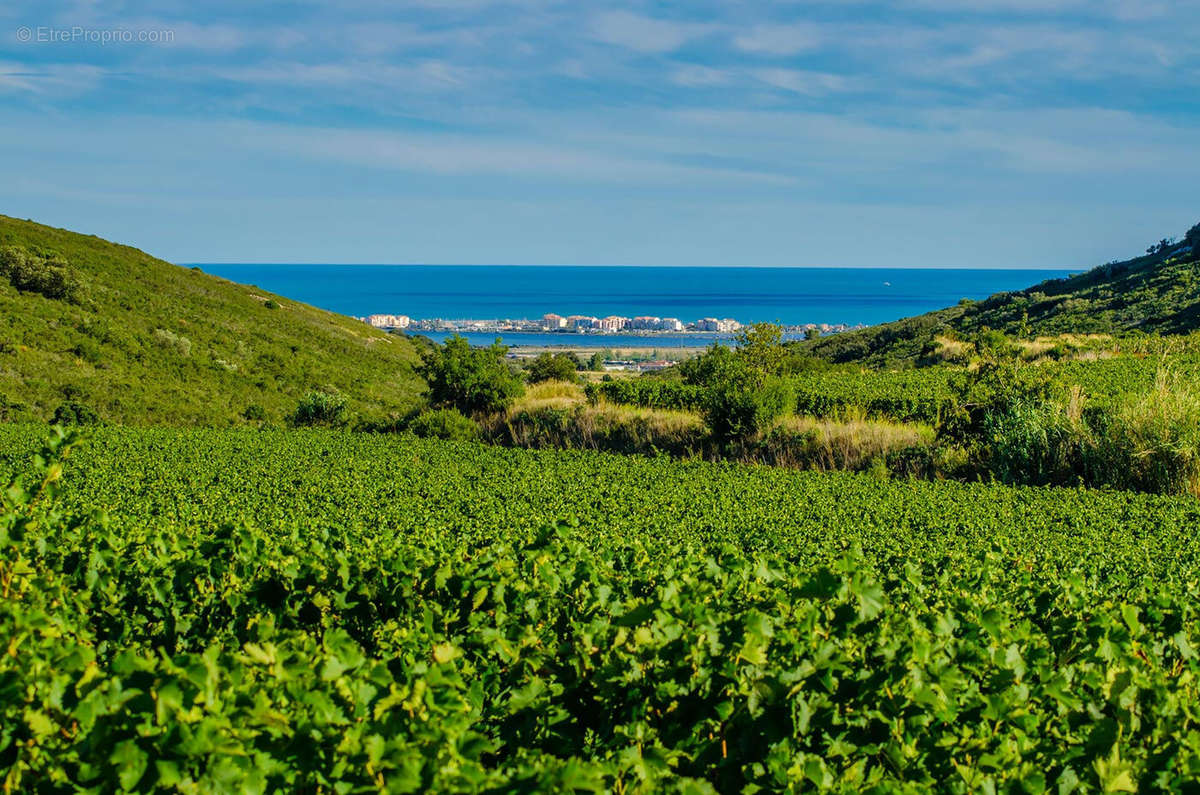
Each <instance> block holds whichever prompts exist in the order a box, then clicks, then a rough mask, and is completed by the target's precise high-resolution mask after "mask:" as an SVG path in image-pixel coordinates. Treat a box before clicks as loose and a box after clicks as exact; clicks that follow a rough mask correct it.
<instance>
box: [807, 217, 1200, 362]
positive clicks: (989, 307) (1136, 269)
mask: <svg viewBox="0 0 1200 795" xmlns="http://www.w3.org/2000/svg"><path fill="white" fill-rule="evenodd" d="M983 328H991V329H997V330H999V331H1003V332H1005V333H1007V334H1015V335H1019V336H1030V335H1047V334H1064V333H1091V332H1104V333H1128V332H1137V331H1145V332H1156V333H1160V334H1180V333H1186V332H1190V331H1194V330H1196V329H1198V328H1200V224H1197V225H1196V226H1194V227H1192V229H1191V230H1190V231H1189V232H1188V233H1187V235H1186V236H1185V237H1184V239H1183V240H1182V241H1180V242H1174V241H1168V240H1164V241H1161V242H1160V243H1158V244H1157V245H1155V246H1151V249H1150V251H1149V252H1148V253H1147V254H1146V255H1144V256H1141V257H1135V258H1134V259H1130V260H1125V261H1124V262H1110V263H1109V264H1107V265H1102V266H1100V267H1098V268H1093V269H1092V270H1090V271H1087V272H1086V273H1081V274H1077V275H1075V276H1072V277H1070V278H1067V279H1052V280H1050V281H1046V282H1042V283H1041V284H1037V285H1034V286H1032V287H1030V288H1028V289H1026V290H1021V291H1019V292H1015V293H998V294H996V295H993V296H992V297H990V298H988V299H987V300H984V301H980V302H978V303H973V302H967V301H964V302H962V303H961V304H959V305H958V306H953V307H949V308H946V309H941V310H938V311H936V312H929V313H927V314H924V315H918V316H916V317H911V318H905V319H903V320H897V321H895V322H893V323H884V324H882V325H879V326H873V327H871V328H867V329H862V330H861V331H855V332H850V333H846V334H837V335H834V336H831V337H826V338H824V339H820V340H816V341H812V342H806V343H802V345H803V346H804V347H805V349H806V350H807V352H808V353H810V354H812V355H814V356H819V357H821V358H824V359H829V360H831V361H835V362H862V363H864V364H871V365H877V366H885V365H890V364H905V363H912V362H915V361H919V360H920V359H921V358H922V357H923V356H925V355H927V354H928V353H929V352H930V351H931V349H932V348H933V347H934V342H933V340H934V338H935V337H937V336H939V335H944V334H947V333H951V332H953V333H958V334H971V333H973V332H976V331H979V330H981V329H983Z"/></svg>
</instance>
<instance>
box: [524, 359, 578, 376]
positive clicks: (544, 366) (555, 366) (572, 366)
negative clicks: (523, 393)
mask: <svg viewBox="0 0 1200 795" xmlns="http://www.w3.org/2000/svg"><path fill="white" fill-rule="evenodd" d="M578 371H579V362H578V360H577V359H576V358H575V357H574V356H572V355H571V354H569V353H554V354H551V353H548V352H547V353H542V354H540V355H539V356H538V357H537V358H536V359H534V360H533V361H532V362H530V364H529V371H528V377H529V383H531V384H537V383H541V382H542V381H568V382H571V383H574V382H575V381H577V380H579V375H578Z"/></svg>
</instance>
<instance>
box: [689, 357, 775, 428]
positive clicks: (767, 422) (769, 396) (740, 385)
mask: <svg viewBox="0 0 1200 795" xmlns="http://www.w3.org/2000/svg"><path fill="white" fill-rule="evenodd" d="M795 402H796V397H795V392H794V390H793V388H792V385H791V383H790V382H789V381H787V380H786V379H783V378H780V377H778V376H765V377H764V376H762V375H760V374H759V373H756V372H754V371H753V370H750V369H749V368H746V369H744V370H741V371H740V372H730V373H727V374H725V375H724V376H723V377H722V378H721V379H720V380H718V381H717V382H716V383H714V384H712V385H711V386H709V387H708V389H707V390H705V393H704V398H703V405H702V406H701V410H700V413H701V415H702V416H703V417H704V422H705V424H706V425H708V428H709V431H711V433H712V435H713V438H714V439H715V440H717V441H718V442H719V443H722V444H732V443H737V442H743V441H747V440H749V439H751V438H753V437H755V436H757V435H758V434H760V433H761V432H762V431H764V430H766V429H767V428H769V427H770V426H771V425H772V424H773V423H774V422H775V421H776V420H777V419H779V418H780V417H782V416H784V415H786V414H790V413H791V411H792V407H793V406H794V405H795Z"/></svg>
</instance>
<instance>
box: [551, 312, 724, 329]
mask: <svg viewBox="0 0 1200 795" xmlns="http://www.w3.org/2000/svg"><path fill="white" fill-rule="evenodd" d="M535 322H536V321H535ZM741 327H742V324H741V323H738V322H737V321H736V320H733V319H731V318H726V319H724V320H718V319H717V318H715V317H705V318H701V319H699V320H697V321H695V322H694V323H684V322H683V321H682V320H680V319H679V318H675V317H654V316H653V315H639V316H638V317H622V316H620V315H609V316H608V317H593V316H591V315H567V316H566V317H563V316H562V315H556V314H554V313H553V312H551V313H550V314H546V315H542V319H541V322H540V323H538V329H537V330H538V331H726V332H728V331H737V330H738V329H740V328H741Z"/></svg>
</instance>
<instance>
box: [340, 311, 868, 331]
mask: <svg viewBox="0 0 1200 795" xmlns="http://www.w3.org/2000/svg"><path fill="white" fill-rule="evenodd" d="M360 319H361V320H362V321H364V322H365V323H368V324H370V325H372V326H374V327H375V328H379V329H387V330H396V331H415V332H420V331H442V332H445V331H459V332H480V333H501V332H509V333H512V332H543V333H544V332H561V333H564V334H618V333H620V334H629V333H635V334H647V335H651V334H679V333H683V334H687V333H696V334H712V333H717V334H731V333H733V332H736V331H738V330H739V329H741V328H742V325H743V324H742V323H740V322H738V321H737V320H734V319H733V318H715V317H702V318H700V319H699V320H694V321H691V322H687V323H685V322H684V321H682V320H680V319H679V318H674V317H654V316H652V315H639V316H638V317H622V316H620V315H609V316H607V317H594V316H592V315H566V316H564V315H556V314H554V313H553V312H551V313H549V314H545V315H542V316H541V318H539V319H537V320H525V319H522V320H507V319H506V320H470V319H464V320H445V319H441V318H429V319H418V318H411V317H409V316H408V315H368V316H367V317H364V318H360ZM854 328H861V326H850V325H847V324H844V323H840V324H830V323H805V324H802V325H794V326H784V327H783V331H784V333H785V334H806V333H811V332H813V331H816V332H817V333H819V334H833V333H837V332H841V331H848V330H850V329H854Z"/></svg>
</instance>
